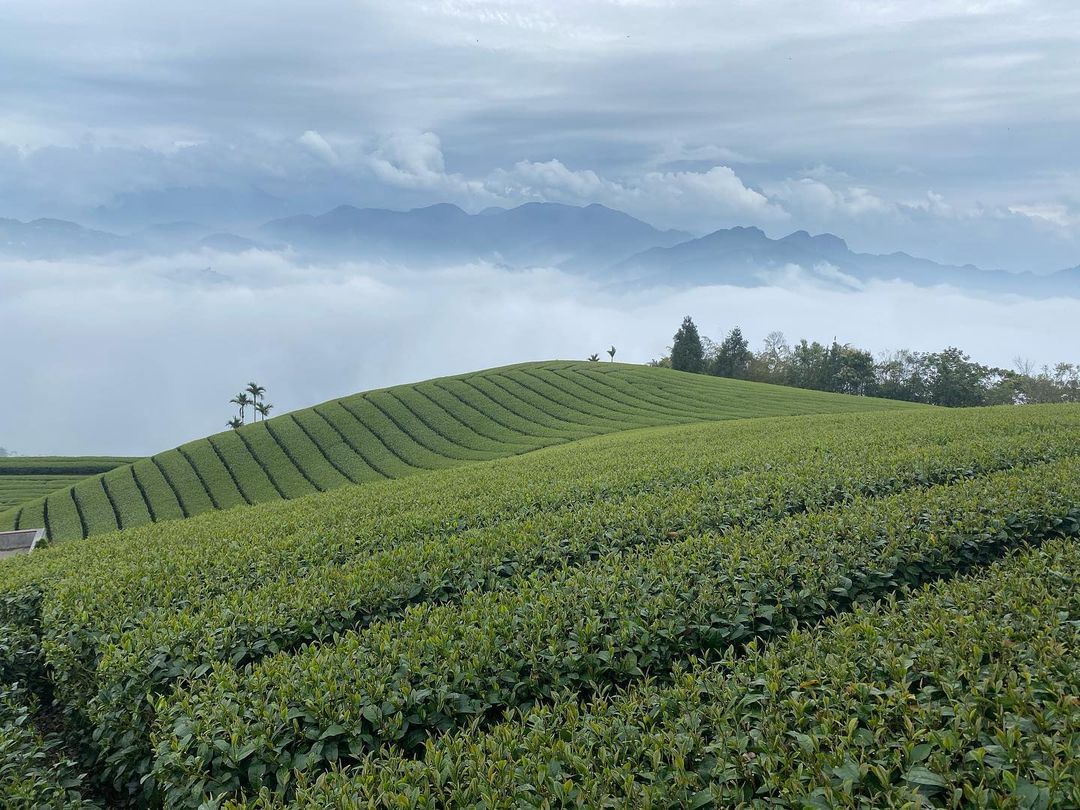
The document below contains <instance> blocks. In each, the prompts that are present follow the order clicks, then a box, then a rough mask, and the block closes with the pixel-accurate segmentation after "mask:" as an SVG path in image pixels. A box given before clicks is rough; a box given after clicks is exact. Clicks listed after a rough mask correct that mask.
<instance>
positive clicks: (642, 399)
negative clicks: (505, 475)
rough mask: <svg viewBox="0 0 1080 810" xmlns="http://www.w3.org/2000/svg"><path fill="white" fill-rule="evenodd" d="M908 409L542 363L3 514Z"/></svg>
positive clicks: (65, 527)
mask: <svg viewBox="0 0 1080 810" xmlns="http://www.w3.org/2000/svg"><path fill="white" fill-rule="evenodd" d="M903 407H918V406H911V405H908V404H906V403H898V402H893V401H889V400H880V399H868V398H863V397H850V396H843V395H839V394H828V393H823V392H818V391H805V390H800V389H795V388H784V387H780V386H773V385H764V384H761V383H750V382H744V381H740V380H726V379H719V378H716V377H706V376H701V375H692V374H685V373H682V372H676V371H670V370H666V369H651V368H645V367H641V366H630V365H624V364H621V363H620V364H612V363H599V364H598V363H585V362H558V361H552V362H544V363H527V364H521V365H516V366H507V367H504V368H497V369H491V370H488V371H481V372H476V373H473V374H466V375H461V376H457V377H446V378H442V379H438V380H429V381H427V382H423V383H416V384H413V385H402V386H396V387H394V388H386V389H381V390H378V391H369V392H366V393H362V394H356V395H354V396H350V397H344V398H342V399H338V400H332V401H330V402H325V403H323V404H321V405H316V406H314V407H311V408H306V409H304V410H300V411H294V412H292V413H289V414H284V415H282V416H278V417H275V418H273V419H270V420H267V421H266V422H260V423H257V424H252V425H248V426H246V427H244V428H242V429H241V430H239V431H228V432H225V433H219V434H217V435H214V436H210V437H207V438H205V439H199V440H196V441H193V442H189V443H188V444H185V445H182V446H181V447H178V448H176V449H173V450H168V451H166V452H164V453H159V454H157V455H155V456H153V457H151V458H147V459H141V460H139V461H136V462H135V463H133V464H129V465H125V466H122V467H118V468H116V469H113V470H111V471H110V472H108V473H105V474H103V475H98V476H95V477H93V478H88V479H86V480H83V481H79V482H78V483H75V484H73V485H69V486H67V487H66V488H64V489H60V490H57V491H54V492H52V493H51V494H49V495H48V496H46V497H44V498H40V499H38V500H34V501H29V502H26V503H22V504H20V505H19V506H18V507H16V508H13V509H8V510H7V511H4V512H0V530H4V529H10V528H17V527H28V526H43V525H44V526H45V527H46V528H47V529H48V532H49V537H50V538H51V539H54V540H66V539H72V538H79V537H86V536H89V535H96V534H101V533H104V532H109V531H115V530H116V529H117V528H121V529H127V528H131V527H134V526H139V525H142V524H145V523H150V522H157V521H161V520H169V519H176V518H184V517H191V516H193V515H197V514H200V513H202V512H207V511H210V510H214V509H227V508H229V507H232V506H237V505H242V504H254V503H263V502H267V501H275V500H287V499H291V498H297V497H301V496H303V495H309V494H311V493H313V492H324V491H327V490H331V489H336V488H338V487H342V486H346V485H348V484H358V483H365V482H369V481H377V480H381V479H388V478H401V477H404V476H407V475H411V474H414V473H417V472H422V471H425V470H437V469H444V468H447V467H454V466H458V465H461V464H466V463H469V462H472V461H483V460H490V459H495V458H504V457H508V456H514V455H519V454H521V453H527V452H529V451H531V450H536V449H539V448H541V447H546V446H550V445H554V444H561V443H564V442H568V441H573V440H575V439H581V438H586V437H588V436H595V435H599V434H602V433H611V432H615V431H621V430H628V429H633V428H640V427H649V426H656V425H671V424H679V423H688V422H701V421H711V420H720V419H741V418H747V417H759V416H789V415H800V414H815V413H841V412H851V411H864V410H881V409H892V408H903Z"/></svg>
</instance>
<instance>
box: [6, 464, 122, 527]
mask: <svg viewBox="0 0 1080 810" xmlns="http://www.w3.org/2000/svg"><path fill="white" fill-rule="evenodd" d="M133 461H136V459H133V458H113V457H97V456H79V457H70V456H16V457H12V458H0V512H3V511H5V510H7V509H10V508H12V507H15V506H18V505H19V504H21V503H23V502H25V501H32V500H35V499H37V498H41V497H43V496H45V495H48V494H49V493H50V492H54V491H56V490H58V489H65V488H68V487H71V486H72V485H73V484H75V483H77V482H79V481H81V480H82V479H83V478H86V477H87V476H90V475H98V474H100V473H104V472H108V471H109V470H111V469H114V468H116V467H119V466H121V465H124V464H130V463H131V462H133ZM7 528H15V527H14V526H8V527H7Z"/></svg>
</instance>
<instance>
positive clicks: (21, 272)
mask: <svg viewBox="0 0 1080 810" xmlns="http://www.w3.org/2000/svg"><path fill="white" fill-rule="evenodd" d="M208 265H209V266H212V268H213V270H214V272H216V273H219V274H221V275H222V276H224V277H226V279H227V281H224V282H220V281H219V282H210V281H208V280H206V279H205V277H204V274H203V273H202V271H203V269H204V268H206V267H207V266H208ZM829 276H830V269H829V268H828V267H822V268H816V269H814V270H811V271H805V272H804V271H802V270H799V269H798V268H790V269H789V272H788V273H787V274H786V275H785V276H784V277H783V278H782V279H777V281H776V282H775V284H774V286H771V287H761V288H755V289H741V288H734V287H722V286H714V287H698V288H694V289H681V290H676V289H665V288H655V289H645V290H635V291H631V292H620V291H617V290H612V289H610V288H601V287H598V286H595V285H593V284H592V283H590V282H588V281H585V280H583V279H582V278H581V277H576V276H569V275H564V274H562V273H559V272H557V271H554V270H543V269H540V270H535V271H531V272H514V273H507V272H504V271H501V270H498V269H496V268H494V267H491V266H489V265H486V264H476V265H468V266H457V267H446V268H443V269H441V270H433V271H416V270H412V269H410V268H408V267H380V266H366V265H349V264H344V265H308V264H298V263H297V262H296V260H295V259H293V258H291V257H289V256H287V255H282V254H275V253H265V252H256V251H253V252H249V253H247V254H241V255H228V254H221V255H218V254H213V253H201V254H198V255H192V256H187V257H183V256H182V257H174V258H170V259H162V258H147V259H141V260H139V261H136V262H132V263H127V264H120V265H117V264H116V263H115V262H111V261H110V262H105V261H102V262H79V263H73V262H36V263H33V264H29V263H25V262H0V322H2V323H4V324H5V327H6V328H9V329H10V330H12V332H14V333H22V332H24V331H25V333H26V334H34V335H39V336H40V339H37V340H32V341H28V342H23V343H21V344H19V345H16V344H15V343H13V342H12V341H5V342H0V365H2V366H3V368H4V369H5V373H6V375H7V378H8V379H10V380H17V381H18V384H17V385H13V386H11V387H10V390H5V396H4V398H3V401H2V403H0V406H2V408H3V411H2V413H0V431H2V432H0V444H2V445H3V446H5V447H9V448H13V449H15V450H16V451H18V452H21V453H26V454H29V453H63V454H74V453H118V454H121V453H122V454H143V453H150V452H154V451H156V450H160V449H164V448H166V447H170V446H173V445H176V444H178V443H180V442H182V441H184V440H187V439H191V438H194V437H197V436H202V435H205V434H207V433H211V432H214V431H216V430H219V429H223V428H224V420H225V419H227V418H228V417H229V416H230V415H231V412H230V409H229V406H228V405H227V402H228V400H229V398H230V397H231V396H232V395H233V394H234V393H235V391H236V389H237V386H239V385H242V384H243V383H244V382H246V381H247V380H249V379H258V380H259V381H260V382H262V383H263V384H265V385H267V386H268V388H269V390H270V397H271V401H272V402H273V403H274V404H275V406H276V410H277V411H278V412H284V411H287V410H292V409H295V408H300V407H304V406H307V405H310V404H313V403H315V402H319V401H323V400H325V399H329V398H331V397H334V396H339V395H344V394H348V393H352V392H355V391H360V390H365V389H369V388H374V387H379V386H383V385H390V384H395V383H402V382H409V381H414V380H419V379H426V378H429V377H433V376H438V375H441V374H450V373H456V372H465V371H469V370H474V369H479V368H486V367H491V366H496V365H501V364H505V363H512V362H518V361H523V360H530V359H536V360H539V359H550V358H556V357H559V358H582V357H585V356H587V355H588V354H589V353H591V352H594V351H600V350H602V349H603V348H605V347H607V346H608V345H610V344H612V343H614V344H615V345H616V346H617V347H618V350H619V358H620V359H625V360H626V361H628V362H637V363H640V362H645V361H647V360H649V359H650V358H653V357H657V356H659V355H660V354H662V353H663V351H664V347H665V346H667V345H669V344H670V343H671V335H672V334H673V332H674V330H675V328H676V327H677V325H678V323H679V321H680V319H681V318H682V316H683V315H685V314H687V313H691V314H693V315H694V317H695V320H696V321H697V323H698V325H699V327H700V328H701V330H702V332H703V333H704V334H707V335H709V336H711V337H714V338H716V337H719V336H720V335H722V334H723V333H724V332H726V331H727V330H728V329H729V328H730V327H731V326H733V325H735V324H739V325H741V326H742V327H743V329H744V331H745V333H746V334H747V335H748V336H749V337H750V339H751V340H752V341H754V342H755V343H756V342H757V341H760V340H761V339H763V338H764V336H765V335H766V334H768V332H770V331H772V330H773V329H782V330H783V331H784V332H785V333H786V334H787V335H788V336H789V337H790V338H798V337H806V338H808V339H818V340H825V341H827V340H831V339H832V337H833V336H834V335H835V336H836V337H837V338H838V339H839V340H841V341H851V342H853V343H855V344H857V345H860V346H864V347H866V348H869V349H872V350H880V349H884V348H888V347H900V346H904V347H910V348H913V349H920V350H934V349H940V348H942V347H943V346H945V345H950V344H955V345H959V346H961V347H963V348H964V349H966V350H968V351H969V352H970V353H971V354H972V355H973V356H974V357H975V358H976V359H978V360H980V361H982V362H986V363H992V364H999V365H1008V364H1009V363H1010V362H1011V359H1012V358H1013V357H1014V356H1016V355H1018V354H1022V355H1024V356H1028V357H1031V358H1032V359H1034V360H1036V361H1037V362H1039V363H1042V362H1051V361H1056V360H1069V361H1074V362H1075V361H1077V360H1080V358H1078V357H1069V356H1063V354H1062V353H1063V352H1065V351H1068V350H1075V347H1077V346H1080V323H1078V322H1077V319H1076V318H1075V317H1073V315H1074V313H1075V311H1076V308H1077V306H1078V303H1080V302H1078V301H1077V299H1068V300H1067V299H1057V300H1046V301H1033V300H1022V299H1017V298H1012V299H1001V300H994V299H986V298H972V297H968V296H966V295H963V294H961V293H958V292H956V291H954V290H950V289H948V288H935V289H920V288H916V287H912V286H909V285H905V284H897V283H889V284H873V283H872V284H867V285H866V286H865V287H864V288H863V289H861V290H854V291H851V290H849V291H845V290H843V289H840V288H838V285H837V284H836V283H835V282H836V281H838V280H842V279H837V278H835V277H833V278H828V277H829ZM823 280H827V281H828V282H829V283H824V281H823ZM148 403H152V404H149V405H148Z"/></svg>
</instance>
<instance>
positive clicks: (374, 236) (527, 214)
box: [0, 203, 1080, 297]
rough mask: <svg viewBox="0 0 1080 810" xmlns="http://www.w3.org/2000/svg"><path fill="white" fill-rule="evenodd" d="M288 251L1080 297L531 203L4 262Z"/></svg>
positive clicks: (87, 239)
mask: <svg viewBox="0 0 1080 810" xmlns="http://www.w3.org/2000/svg"><path fill="white" fill-rule="evenodd" d="M285 248H288V249H291V250H292V251H294V252H296V253H298V254H300V255H301V256H304V257H306V258H309V259H311V260H328V259H329V260H336V259H353V260H372V261H386V262H395V263H409V264H412V265H417V266H434V265H438V264H444V263H447V262H466V261H489V262H493V263H495V264H498V265H501V266H505V267H509V268H524V267H536V266H549V267H558V268H561V269H563V270H566V271H569V272H574V273H582V274H588V275H590V276H593V277H596V278H597V279H599V280H602V281H604V282H605V283H608V284H613V285H626V284H630V285H639V286H646V285H647V286H653V285H658V284H659V285H665V286H676V287H678V286H689V285H704V284H731V285H736V286H743V287H746V286H761V285H766V284H778V283H780V284H782V283H784V281H785V279H787V278H788V277H790V275H791V274H792V273H800V274H803V275H804V276H805V275H809V276H812V277H814V278H816V279H817V280H819V281H820V282H821V283H825V284H828V285H831V286H836V287H838V288H858V287H860V286H862V285H864V284H866V283H867V282H870V281H885V280H893V279H896V280H901V281H906V282H909V283H912V284H917V285H920V286H931V285H937V284H948V285H951V286H955V287H958V288H962V289H965V290H972V291H982V292H990V293H1015V294H1020V295H1026V296H1031V297H1049V296H1058V295H1072V296H1080V267H1073V268H1070V269H1068V270H1061V271H1058V272H1056V273H1048V274H1035V273H1013V272H1008V271H1004V270H984V269H981V268H978V267H975V266H974V265H963V266H954V265H945V264H938V263H936V262H933V261H930V260H928V259H920V258H917V257H914V256H910V255H908V254H906V253H889V254H886V255H879V254H872V253H856V252H854V251H852V250H851V249H850V248H849V247H848V246H847V243H846V242H844V240H843V239H841V238H840V237H838V236H834V235H833V234H828V233H826V234H819V235H816V236H812V235H810V234H809V233H807V232H806V231H796V232H794V233H792V234H789V235H787V236H785V237H783V238H780V239H771V238H769V237H768V236H767V235H766V234H765V233H764V232H763V231H761V230H760V229H759V228H754V227H736V228H727V229H722V230H718V231H714V232H713V233H710V234H708V235H706V236H702V237H698V238H695V237H694V236H693V235H691V234H689V233H685V232H683V231H677V230H660V229H658V228H655V227H653V226H652V225H650V224H648V223H647V222H643V221H641V220H639V219H636V218H634V217H632V216H630V215H629V214H625V213H623V212H621V211H616V210H613V209H611V208H607V207H605V206H603V205H597V204H593V205H587V206H583V207H578V206H572V205H562V204H558V203H526V204H525V205H520V206H517V207H516V208H509V209H506V208H488V209H486V210H484V211H481V212H479V213H477V214H469V213H467V212H465V211H463V210H462V209H460V208H458V207H457V206H455V205H449V204H439V205H432V206H427V207H425V208H415V209H412V210H410V211H391V210H387V209H380V208H356V207H353V206H349V205H343V206H339V207H338V208H335V209H333V210H332V211H329V212H327V213H325V214H321V215H318V216H311V215H307V214H305V215H300V216H290V217H286V218H283V219H274V220H271V221H269V222H266V223H265V224H263V225H261V226H259V227H258V228H257V229H256V231H255V232H254V233H252V234H250V235H248V236H244V235H238V234H235V233H229V232H225V231H221V230H219V229H216V228H214V227H212V226H208V225H201V224H199V223H195V222H187V221H178V222H169V223H163V224H156V225H151V226H148V227H143V228H141V229H140V230H137V231H135V232H132V233H130V234H128V235H124V236H121V235H118V234H115V233H110V232H107V231H101V230H94V229H90V228H84V227H82V226H81V225H78V224H76V223H74V222H67V221H64V220H57V219H38V220H34V221H32V222H19V221H18V220H13V219H0V255H7V256H14V257H19V258H25V259H59V258H70V257H75V256H102V255H109V254H147V253H157V254H163V255H171V254H177V253H182V252H192V251H195V252H199V251H203V250H213V251H217V252H242V251H246V250H251V249H264V250H279V249H285Z"/></svg>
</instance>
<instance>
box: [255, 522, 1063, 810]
mask: <svg viewBox="0 0 1080 810" xmlns="http://www.w3.org/2000/svg"><path fill="white" fill-rule="evenodd" d="M1078 570H1080V544H1078V543H1077V542H1076V541H1075V540H1074V539H1068V540H1051V541H1049V542H1047V543H1046V544H1045V545H1044V546H1043V547H1042V548H1039V549H1026V550H1023V551H1021V552H1019V553H1017V554H1016V555H1015V556H1013V557H1011V558H1008V559H1006V560H1004V561H1002V562H1000V563H997V564H995V565H994V566H992V568H991V569H990V570H988V571H986V572H985V573H983V572H980V573H979V574H978V575H977V576H974V577H969V578H959V579H955V580H946V581H944V582H940V583H938V584H936V585H933V586H931V587H928V588H924V589H919V590H916V591H914V592H911V593H905V592H900V594H899V596H910V598H908V599H889V600H886V601H884V602H883V603H880V604H877V605H867V606H857V607H856V608H855V609H854V610H853V611H852V612H851V613H849V614H846V615H842V616H839V617H837V618H835V619H832V620H830V621H828V622H826V623H825V624H824V625H823V626H821V627H818V628H816V629H815V628H809V629H800V630H798V631H797V632H794V633H792V634H790V635H789V636H788V637H787V638H786V639H784V640H782V641H780V642H778V643H776V644H770V645H758V644H756V643H752V644H750V645H749V646H748V648H747V649H745V650H743V651H741V653H736V652H735V651H734V650H731V651H730V652H729V653H726V654H724V655H722V656H721V657H720V658H719V660H717V661H715V662H710V663H708V664H705V663H702V662H696V663H694V664H693V665H691V666H689V667H687V668H684V669H680V670H678V671H677V673H676V674H675V675H674V677H673V678H672V680H671V682H670V683H662V682H661V683H655V684H644V685H642V686H639V687H637V688H634V689H630V690H628V691H626V692H625V693H621V694H615V695H612V696H611V697H606V698H600V699H598V700H594V701H591V702H581V701H578V700H576V699H574V696H573V695H560V696H557V697H556V698H555V700H554V701H553V702H552V703H551V704H550V705H541V706H538V707H536V708H534V709H531V710H526V711H523V712H514V713H512V714H511V715H510V716H509V717H508V718H507V719H506V720H505V721H504V722H502V723H500V724H498V725H495V726H494V727H491V728H477V729H471V730H468V731H465V732H462V733H456V734H449V735H446V736H443V737H440V738H438V739H436V740H434V741H433V742H432V743H431V744H430V745H428V746H427V747H426V748H425V750H424V754H423V757H422V758H421V759H415V758H410V757H407V756H403V755H401V754H400V753H398V752H397V751H395V750H393V749H387V750H386V751H384V752H383V753H382V754H381V755H373V756H370V757H367V758H364V759H363V760H362V761H361V762H360V763H359V764H358V765H357V766H356V767H353V768H350V769H347V770H334V771H331V772H329V773H327V774H325V775H322V776H320V777H318V778H317V779H312V778H304V777H301V779H302V782H303V785H302V786H301V787H300V789H298V790H297V792H296V796H295V798H294V799H293V801H292V802H290V804H289V806H290V807H298V808H324V807H336V808H341V809H342V810H354V809H355V810H358V808H363V807H369V806H380V807H395V806H409V807H417V808H434V807H465V806H484V807H490V808H512V807H551V806H563V805H573V806H580V807H733V806H745V805H751V803H754V802H757V803H761V804H762V805H763V806H764V805H767V806H780V807H808V808H816V807H821V808H827V807H923V806H948V807H953V806H960V807H1021V808H1040V807H1041V808H1045V807H1076V806H1078V805H1080V768H1077V762H1076V748H1075V746H1076V733H1077V731H1078V723H1080V718H1078V716H1077V708H1076V695H1077V693H1078V692H1080V669H1078V668H1077V667H1076V666H1075V661H1076V656H1077V655H1078V654H1080V627H1078V625H1077V622H1076V619H1075V617H1076V616H1077V615H1078V613H1080V601H1078V598H1080V597H1078V594H1080V582H1078V581H1077V576H1076V572H1077V571H1078ZM1018 606H1023V609H1018ZM282 804H283V803H282V802H281V801H280V800H279V799H275V798H274V797H273V795H272V794H271V793H270V792H269V791H265V792H264V793H263V795H262V796H261V797H260V798H259V799H257V800H256V801H253V802H252V803H251V804H250V805H247V806H248V807H251V808H256V807H257V808H270V807H280V806H282Z"/></svg>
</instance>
